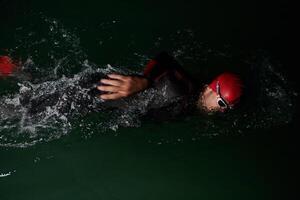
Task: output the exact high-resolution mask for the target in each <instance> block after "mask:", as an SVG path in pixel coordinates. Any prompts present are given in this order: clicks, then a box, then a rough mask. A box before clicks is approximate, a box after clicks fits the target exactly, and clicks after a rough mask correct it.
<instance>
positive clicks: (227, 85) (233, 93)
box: [209, 72, 243, 106]
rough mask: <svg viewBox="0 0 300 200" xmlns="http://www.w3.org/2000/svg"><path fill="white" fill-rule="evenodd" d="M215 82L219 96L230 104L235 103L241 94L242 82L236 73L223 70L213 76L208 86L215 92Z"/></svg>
mask: <svg viewBox="0 0 300 200" xmlns="http://www.w3.org/2000/svg"><path fill="white" fill-rule="evenodd" d="M217 83H219V91H220V95H221V97H222V98H223V99H224V100H225V101H226V102H227V103H228V104H229V105H231V106H233V105H234V104H236V103H237V102H238V101H239V100H240V97H241V95H242V89H243V83H242V81H241V79H240V77H239V76H238V75H236V74H233V73H229V72H225V73H222V74H220V75H219V76H218V77H217V78H215V79H214V80H213V81H212V82H211V83H210V84H209V87H210V88H211V89H212V90H213V91H215V92H217Z"/></svg>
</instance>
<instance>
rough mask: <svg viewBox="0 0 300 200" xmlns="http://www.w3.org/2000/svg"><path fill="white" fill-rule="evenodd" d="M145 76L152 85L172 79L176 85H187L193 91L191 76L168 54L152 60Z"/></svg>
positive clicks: (147, 66)
mask: <svg viewBox="0 0 300 200" xmlns="http://www.w3.org/2000/svg"><path fill="white" fill-rule="evenodd" d="M143 75H144V77H146V78H147V79H148V80H149V81H150V83H151V84H155V83H157V82H160V81H161V80H163V79H165V77H172V79H173V80H174V81H175V83H177V84H179V85H185V86H186V87H187V88H188V91H189V92H190V91H191V90H193V84H192V81H191V78H190V77H189V75H188V74H187V73H186V72H185V70H184V69H183V68H182V66H181V65H180V64H179V63H178V62H177V61H176V60H175V59H174V57H172V56H170V55H169V54H168V53H166V52H162V53H160V54H158V55H157V56H156V57H155V58H154V59H152V60H150V61H149V62H148V64H147V65H146V67H145V69H144V73H143Z"/></svg>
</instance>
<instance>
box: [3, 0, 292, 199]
mask: <svg viewBox="0 0 300 200" xmlns="http://www.w3.org/2000/svg"><path fill="white" fill-rule="evenodd" d="M0 2H1V3H0V6H1V13H0V16H1V19H0V22H1V27H0V36H1V37H0V49H2V48H6V49H9V53H10V54H11V55H13V56H16V57H19V58H21V60H23V61H26V60H27V61H28V58H31V60H33V62H34V63H35V64H34V65H33V66H35V67H36V69H35V70H33V71H32V72H33V76H36V77H35V78H36V82H37V83H41V82H42V81H43V80H48V79H51V80H52V79H54V80H59V77H60V76H61V75H63V74H65V75H69V76H71V75H72V74H77V73H78V72H80V71H82V62H83V61H85V60H88V64H95V65H96V66H97V67H100V68H105V65H106V64H111V65H113V66H118V69H123V68H128V69H130V70H136V71H138V70H141V69H142V67H143V65H144V63H145V61H146V60H147V58H149V57H151V56H153V55H155V53H157V52H159V51H160V50H168V51H171V52H173V53H174V54H175V55H177V56H178V58H179V59H180V60H181V62H182V63H183V64H185V66H187V68H188V70H189V71H197V72H199V71H200V72H202V73H204V74H205V75H207V76H212V75H211V74H214V73H216V72H218V71H220V70H223V68H222V69H219V68H218V67H216V66H215V65H216V64H220V62H222V61H223V60H225V61H227V60H228V59H227V58H228V57H229V58H231V59H232V57H233V59H241V58H240V57H242V55H241V53H239V52H243V56H244V54H251V55H257V56H262V55H261V53H259V51H257V50H259V49H263V50H264V51H266V52H268V54H269V55H270V58H269V57H268V58H269V59H268V60H271V61H272V62H275V63H281V65H276V64H275V65H274V66H273V65H272V68H268V67H267V66H269V65H268V63H267V64H262V65H260V64H261V63H255V64H257V66H260V69H263V70H261V72H260V73H262V75H261V78H260V79H259V80H260V81H261V83H264V84H266V86H265V87H264V88H263V89H266V88H268V87H267V86H270V88H271V92H270V93H271V95H270V96H268V97H269V98H270V99H272V98H273V99H275V100H274V101H273V100H272V101H271V100H270V101H266V102H269V103H270V102H271V103H272V105H273V104H274V106H273V107H272V106H269V105H263V103H266V102H265V101H259V100H258V101H257V102H258V103H261V104H259V105H257V107H258V108H259V109H260V108H264V109H265V110H264V109H261V110H259V109H253V108H252V107H250V108H248V107H246V108H244V109H246V111H245V110H241V111H238V113H234V114H233V115H230V117H229V119H226V118H216V119H215V118H211V117H204V119H203V118H202V119H198V118H197V117H195V116H191V117H189V118H187V119H186V118H184V119H178V120H176V121H167V122H161V123H158V122H153V121H142V122H141V124H140V123H137V124H135V123H134V122H133V124H131V125H133V126H138V127H120V128H118V129H117V130H116V131H115V130H114V129H115V126H114V125H119V124H118V122H116V121H117V119H118V118H114V117H113V116H110V117H111V120H109V119H108V117H107V116H106V118H105V116H104V119H106V120H108V121H109V124H108V125H106V126H105V127H104V128H103V126H102V125H99V126H97V124H98V123H100V122H102V121H103V120H102V121H101V119H99V115H98V116H97V114H93V115H90V116H87V117H83V119H82V118H80V120H83V121H80V120H78V119H75V120H74V121H75V122H74V124H75V125H74V127H73V128H71V129H64V128H57V130H51V129H47V128H46V132H45V133H44V132H43V134H41V133H40V132H26V131H25V132H19V131H17V132H18V134H20V133H21V134H23V136H24V137H22V138H20V136H19V135H18V134H16V135H14V133H15V132H14V129H11V130H10V129H9V131H7V130H6V129H0V130H1V132H0V134H1V135H0V136H1V137H0V139H1V140H0V141H1V143H0V144H1V147H0V199H1V200H2V199H5V200H6V199H14V200H15V199H289V197H290V196H292V195H293V193H294V191H295V190H294V189H295V185H294V183H295V182H296V180H295V178H293V177H294V173H295V172H296V170H295V167H294V164H295V162H296V153H295V151H296V150H297V146H296V145H297V140H296V136H295V134H296V131H294V130H295V129H296V127H297V123H296V121H297V119H298V118H297V116H296V114H294V113H292V111H293V110H296V109H297V107H296V106H286V105H288V104H290V103H291V102H293V101H292V99H291V98H292V97H293V95H291V96H290V95H289V93H292V94H294V95H295V92H293V89H292V88H290V87H291V86H293V85H294V77H295V76H294V75H293V74H294V73H293V69H292V68H291V66H290V62H291V61H290V60H289V57H288V53H287V48H288V42H289V41H288V40H289V39H290V38H289V39H286V38H287V36H288V35H289V32H288V31H289V30H288V26H287V20H288V9H287V7H286V4H285V3H275V2H272V4H270V3H259V2H252V1H251V2H248V3H245V2H233V1H231V2H226V3H225V2H221V1H220V2H218V1H209V2H189V3H183V2H179V1H164V2H160V1H155V0H153V1H130V2H129V1H128V2H125V1H121V0H113V1H109V2H101V1H91V0H86V1H49V2H42V1H34V0H27V1H5V0H1V1H0ZM56 24H57V25H56ZM51 27H52V28H51ZM51 29H52V30H53V31H51ZM64 35H65V36H64ZM43 38H44V39H46V40H47V41H46V42H43ZM57 42H58V43H57ZM56 43H57V44H58V45H56ZM16 47H17V48H16ZM2 51H3V50H2ZM48 51H49V52H48ZM3 52H4V51H3ZM3 52H1V54H2V53H3ZM237 52H238V53H237ZM253 52H255V53H253ZM48 53H49V54H48ZM232 55H233V56H232ZM65 56H68V59H67V61H68V62H66V63H64V60H62V61H61V59H62V58H64V57H65ZM190 57H191V58H190ZM215 59H220V61H218V62H217V61H215ZM229 60H230V59H229ZM58 61H61V65H62V66H63V67H59V68H57V69H58V71H57V73H56V74H54V75H56V76H54V77H53V76H52V74H51V73H52V72H53V68H55V67H57V66H58ZM79 63H81V64H79ZM199 63H200V64H199ZM229 63H230V61H229ZM204 64H207V65H206V66H204ZM199 65H200V66H199ZM255 66H256V65H255ZM224 67H225V68H226V67H228V64H226V65H224ZM276 67H277V68H276ZM270 69H272V70H274V69H276V70H277V71H278V72H277V71H276V73H277V75H276V73H274V72H273V71H272V70H271V71H270ZM241 71H247V70H243V69H242V70H241ZM279 72H280V73H279ZM278 73H279V75H278ZM275 75H276V77H277V78H276V77H275V78H276V79H274V77H271V76H275ZM282 77H283V78H284V81H282ZM277 79H280V80H281V81H280V80H279V81H278V80H277ZM263 80H264V81H263ZM286 80H288V81H286ZM17 82H18V80H15V79H13V78H10V79H6V80H1V82H0V84H1V85H0V94H1V95H2V96H1V97H3V96H5V95H7V94H15V93H18V91H19V90H18V89H19V87H18V86H17V84H16V83H17ZM19 82H20V81H19ZM56 82H57V81H56ZM67 83H69V82H67ZM274 85H275V86H276V87H275V86H274ZM272 86H274V88H275V89H278V90H277V91H279V93H278V94H279V96H280V97H282V98H281V99H279V100H276V97H277V96H276V95H275V96H274V95H272V94H273V93H272V92H273V91H272ZM286 88H288V89H286ZM279 89H280V90H279ZM275 94H277V93H275ZM0 99H1V100H3V99H4V100H5V99H7V98H0ZM257 102H256V101H255V103H257ZM0 103H1V105H5V104H4V102H0ZM247 108H248V109H250V110H247ZM278 108H279V110H280V109H281V110H282V111H277V109H278ZM251 109H253V110H251ZM265 112H266V113H265ZM242 114H247V116H249V117H247V116H246V117H245V116H244V117H240V116H242ZM101 117H103V116H102V115H101ZM101 117H100V118H101ZM249 118H250V119H249ZM231 121H235V122H236V123H234V125H232V123H231ZM0 122H1V123H2V121H1V120H0ZM82 124H83V126H82V127H80V125H82ZM235 124H237V125H235ZM31 125H32V124H31ZM2 128H3V127H2ZM65 130H67V132H66V133H65V134H64V133H63V131H65ZM26 134H27V135H26ZM36 134H37V136H36ZM10 136H12V137H10ZM51 136H53V137H51ZM6 138H7V140H5V139H6ZM40 138H42V139H43V140H47V139H49V140H50V141H49V142H46V141H41V142H39V143H38V144H36V145H33V146H27V147H26V148H19V147H7V146H14V145H7V144H20V143H21V144H23V146H26V145H24V144H26V142H28V143H30V142H31V141H35V140H38V139H40ZM14 140H20V143H18V141H17V142H14ZM16 146H20V145H16ZM21 146H22V145H21Z"/></svg>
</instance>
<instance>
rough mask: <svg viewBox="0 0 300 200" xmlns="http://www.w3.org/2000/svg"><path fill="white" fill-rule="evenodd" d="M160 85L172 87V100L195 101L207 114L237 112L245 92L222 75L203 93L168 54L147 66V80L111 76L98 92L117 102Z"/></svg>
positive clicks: (239, 83)
mask: <svg viewBox="0 0 300 200" xmlns="http://www.w3.org/2000/svg"><path fill="white" fill-rule="evenodd" d="M160 85H163V86H168V87H167V88H168V90H169V91H168V92H169V94H171V98H176V97H180V96H185V97H186V98H190V100H191V101H194V103H193V104H194V105H196V107H197V108H198V109H201V110H204V111H206V112H224V111H226V110H229V109H233V108H234V107H235V106H236V105H237V103H238V102H239V100H240V97H241V95H242V92H243V83H242V81H241V79H240V77H239V76H238V75H236V74H234V73H230V72H224V73H222V74H220V75H219V76H217V77H216V78H215V79H214V80H213V81H212V82H211V83H210V84H206V85H204V87H202V90H201V91H199V90H198V89H197V87H196V86H195V84H194V83H193V81H192V80H191V78H190V77H189V76H188V74H187V73H186V72H185V71H184V70H183V68H182V67H181V66H180V65H179V64H178V63H177V62H176V61H175V59H174V58H173V57H171V56H170V55H168V54H167V53H165V52H163V53H160V54H159V55H158V56H157V57H156V58H154V59H153V60H151V61H150V62H149V63H148V64H147V66H146V68H145V70H144V73H143V76H124V75H121V74H109V75H108V78H104V79H101V80H100V85H99V86H98V87H97V89H98V90H100V91H102V92H106V93H105V94H102V95H100V98H101V99H103V100H117V99H121V98H126V97H129V96H132V95H133V94H136V93H138V92H141V91H144V90H146V89H148V88H151V87H159V86H160ZM193 96H196V98H193ZM188 101H189V100H188Z"/></svg>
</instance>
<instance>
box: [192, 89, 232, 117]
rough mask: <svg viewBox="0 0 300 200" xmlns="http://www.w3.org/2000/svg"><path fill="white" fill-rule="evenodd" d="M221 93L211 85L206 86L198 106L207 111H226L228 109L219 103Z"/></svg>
mask: <svg viewBox="0 0 300 200" xmlns="http://www.w3.org/2000/svg"><path fill="white" fill-rule="evenodd" d="M218 99H219V95H218V94H217V93H216V92H215V91H213V90H212V89H211V88H210V87H208V86H205V87H204V90H203V92H202V93H201V94H200V96H199V99H198V102H197V106H198V108H200V109H203V110H205V111H207V112H224V111H225V110H226V109H225V108H222V107H221V106H220V105H219V104H218Z"/></svg>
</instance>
